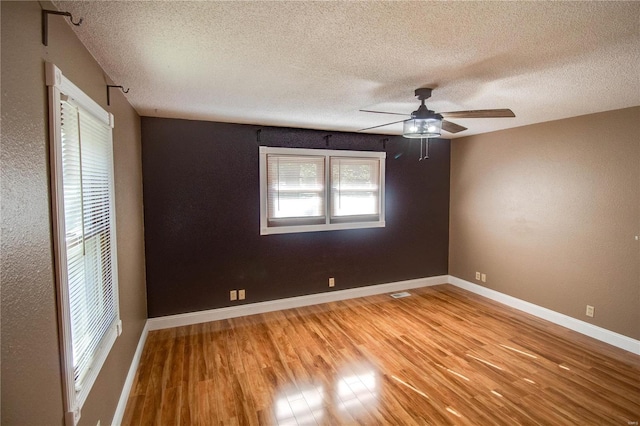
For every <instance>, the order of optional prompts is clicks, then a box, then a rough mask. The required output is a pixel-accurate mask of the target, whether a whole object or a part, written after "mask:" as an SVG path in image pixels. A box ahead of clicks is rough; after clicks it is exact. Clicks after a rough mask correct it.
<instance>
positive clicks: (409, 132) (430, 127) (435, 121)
mask: <svg viewBox="0 0 640 426" xmlns="http://www.w3.org/2000/svg"><path fill="white" fill-rule="evenodd" d="M432 91H433V89H429V88H420V89H416V91H415V94H416V96H417V97H418V99H419V100H420V102H421V104H420V106H419V107H418V109H417V110H415V111H413V112H412V113H411V114H399V113H396V112H384V111H371V110H366V109H361V110H360V111H362V112H371V113H375V114H392V115H404V116H410V117H411V118H408V119H405V120H400V121H394V122H392V123H387V124H381V125H379V126H373V127H367V128H365V129H360V130H358V131H359V132H362V131H365V130H371V129H376V128H378V127H384V126H389V125H391V124H396V123H404V125H403V132H402V136H404V137H405V138H434V137H438V136H440V131H441V130H445V131H447V132H449V133H458V132H462V131H463V130H467V128H466V127H463V126H460V125H459V124H456V123H452V122H451V121H447V120H444V118H445V117H446V118H496V117H500V118H502V117H515V116H516V115H515V114H514V113H513V111H511V110H510V109H478V110H472V111H452V112H441V113H437V112H435V111H431V110H430V109H428V108H427V107H426V105H425V104H424V101H425V99H429V98H430V97H431V92H432Z"/></svg>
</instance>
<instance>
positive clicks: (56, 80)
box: [45, 62, 122, 426]
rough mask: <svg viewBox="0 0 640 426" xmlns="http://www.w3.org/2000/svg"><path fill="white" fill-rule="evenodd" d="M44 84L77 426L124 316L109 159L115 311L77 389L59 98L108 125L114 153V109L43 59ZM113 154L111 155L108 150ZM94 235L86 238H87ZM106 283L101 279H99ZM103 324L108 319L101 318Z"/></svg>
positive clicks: (62, 312) (67, 394)
mask: <svg viewBox="0 0 640 426" xmlns="http://www.w3.org/2000/svg"><path fill="white" fill-rule="evenodd" d="M45 76H46V85H47V86H48V92H49V96H48V97H49V139H50V164H51V170H50V172H51V186H50V188H51V203H52V217H53V220H52V226H53V240H54V244H53V247H54V259H55V278H56V287H57V301H58V325H59V330H60V335H59V337H60V350H61V361H62V365H61V368H62V380H63V388H64V389H63V390H64V403H65V425H68V426H69V425H71V426H75V425H76V424H77V423H78V421H79V420H80V417H81V408H82V406H83V404H84V402H85V401H86V399H87V397H88V396H89V393H90V391H91V388H92V387H93V384H94V383H95V381H96V379H97V376H98V374H99V373H100V370H101V369H102V366H103V365H104V362H105V361H106V358H107V356H108V354H109V352H110V351H111V348H112V347H113V345H114V344H115V341H116V338H117V337H118V336H119V335H120V334H121V333H122V321H121V319H120V307H119V305H120V303H119V295H118V293H119V292H118V263H117V257H118V255H117V236H116V218H115V215H116V211H115V176H114V167H113V166H114V165H113V158H112V161H111V164H110V170H107V171H108V174H109V187H110V189H109V200H108V203H109V211H110V217H109V234H110V242H109V249H110V253H111V256H110V259H109V260H110V267H111V287H112V299H113V300H112V301H113V304H114V307H113V310H115V319H113V320H111V321H110V322H109V323H108V327H107V329H106V331H105V332H104V333H103V334H102V335H101V336H99V343H98V345H97V346H96V349H95V351H94V352H93V356H92V358H91V361H90V362H89V364H88V367H87V369H86V371H85V372H84V374H83V375H82V376H81V380H80V382H79V385H80V386H79V388H76V381H75V377H74V376H75V374H74V373H75V372H74V360H73V340H72V333H71V303H70V288H69V280H68V271H67V267H68V266H67V265H68V256H67V253H68V246H67V236H66V224H65V205H64V195H65V194H64V183H63V170H64V169H63V155H62V134H61V132H62V118H61V112H60V111H61V110H60V102H61V100H62V98H63V96H66V97H68V98H69V99H71V100H72V102H73V103H74V104H75V105H77V106H78V107H79V108H80V109H81V110H82V111H83V113H85V114H90V115H91V116H92V117H93V118H94V119H97V120H98V121H99V122H100V123H101V124H102V125H104V126H106V127H107V128H108V142H109V145H110V147H109V149H110V150H111V153H113V130H112V129H113V126H114V119H113V114H111V113H109V112H107V111H105V110H104V109H103V108H102V107H101V106H100V105H99V104H98V103H96V102H95V101H94V100H93V99H91V98H90V97H89V96H88V95H86V94H85V93H84V92H83V91H82V90H81V89H79V88H78V87H77V86H75V85H74V84H73V83H72V82H71V81H70V80H68V79H67V78H66V77H65V76H64V75H63V74H62V71H60V69H59V68H58V67H56V66H55V65H54V64H52V63H50V62H47V63H46V65H45ZM111 155H112V156H113V154H111ZM92 238H96V236H92V237H90V239H89V240H88V242H89V243H90V240H91V239H92ZM100 284H101V285H104V282H102V281H101V282H100ZM105 324H106V323H105Z"/></svg>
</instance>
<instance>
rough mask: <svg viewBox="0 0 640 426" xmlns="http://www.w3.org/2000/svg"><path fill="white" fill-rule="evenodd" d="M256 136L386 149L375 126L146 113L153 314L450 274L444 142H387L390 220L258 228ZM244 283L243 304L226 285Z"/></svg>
mask: <svg viewBox="0 0 640 426" xmlns="http://www.w3.org/2000/svg"><path fill="white" fill-rule="evenodd" d="M258 129H262V131H261V133H260V139H261V143H260V144H261V145H265V146H282V147H298V148H319V149H322V148H325V147H326V140H325V138H324V136H326V135H328V134H331V135H332V137H331V138H330V142H329V143H330V145H329V147H328V148H329V149H342V150H344V149H346V150H365V151H382V150H383V144H382V142H381V141H382V139H383V138H384V136H381V135H364V134H355V133H339V132H325V131H317V130H302V129H290V128H275V127H264V128H261V127H257V126H251V125H240V124H226V123H215V122H203V121H188V120H175V119H163V118H150V117H143V118H142V143H143V176H144V185H143V186H144V212H145V244H146V260H147V297H148V309H149V316H150V317H158V316H163V315H171V314H178V313H184V312H192V311H199V310H206V309H212V308H219V307H223V306H231V305H236V304H240V303H252V302H260V301H267V300H273V299H280V298H286V297H292V296H300V295H307V294H314V293H320V292H325V291H330V289H329V287H328V278H329V277H335V279H336V287H335V290H341V289H346V288H352V287H361V286H367V285H373V284H381V283H388V282H395V281H401V280H407V279H413V278H422V277H429V276H435V275H442V274H447V268H448V233H449V219H448V215H449V141H448V140H435V141H432V142H431V144H430V154H431V155H430V157H431V158H430V159H429V160H423V161H418V157H419V150H420V148H419V141H416V140H413V141H411V140H408V139H404V138H402V137H391V138H389V141H388V142H387V144H386V152H387V160H386V227H385V228H372V229H358V230H342V231H322V232H306V233H299V234H284V235H263V236H261V235H260V227H259V224H260V206H259V200H260V192H259V191H260V190H259V168H258V167H259V166H258V146H259V144H258V142H257V130H258ZM232 289H245V290H246V294H247V299H246V300H245V301H244V302H230V301H229V290H232Z"/></svg>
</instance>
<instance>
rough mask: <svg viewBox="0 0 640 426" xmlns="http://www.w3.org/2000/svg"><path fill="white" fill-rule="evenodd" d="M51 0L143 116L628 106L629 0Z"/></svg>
mask: <svg viewBox="0 0 640 426" xmlns="http://www.w3.org/2000/svg"><path fill="white" fill-rule="evenodd" d="M55 4H56V6H57V7H58V8H59V9H60V10H65V11H70V12H72V13H73V15H74V17H83V18H84V21H83V23H82V25H81V26H80V27H73V29H74V31H76V33H77V34H78V37H79V38H80V40H82V42H83V43H84V44H85V45H86V46H87V48H88V49H89V51H90V52H91V53H92V54H93V55H94V56H95V58H96V59H97V61H98V62H99V63H100V64H101V65H102V67H103V68H104V70H105V71H106V73H107V74H108V76H109V78H111V79H112V81H113V82H114V83H116V84H122V85H124V86H125V87H129V88H130V89H131V90H130V92H129V93H128V94H126V97H127V99H128V100H129V102H130V103H131V104H132V105H133V106H134V107H135V108H136V110H137V111H138V113H139V114H140V115H144V116H154V117H173V118H189V119H203V120H212V121H225V122H234V123H252V124H262V125H277V126H292V127H304V128H315V129H328V130H343V131H356V130H358V129H361V128H365V127H370V126H376V125H379V124H383V123H386V122H391V121H397V120H398V119H402V117H397V116H392V115H389V116H387V115H382V114H369V113H364V112H359V111H358V110H359V109H373V110H382V111H391V112H397V113H410V112H411V111H413V110H415V109H416V107H417V106H418V105H419V103H418V101H417V100H416V99H415V97H414V93H413V92H414V90H415V89H416V88H418V87H433V88H435V90H434V93H433V96H432V98H431V99H429V100H428V101H427V106H428V107H429V108H430V109H433V110H435V111H439V112H442V111H454V110H468V109H487V108H511V109H512V110H513V111H514V112H515V114H516V116H517V117H516V118H493V119H456V120H452V121H454V122H456V123H458V124H461V125H463V126H465V127H468V128H469V130H466V131H464V132H461V133H458V134H457V135H456V136H457V137H460V136H467V135H472V134H477V133H485V132H489V131H494V130H499V129H505V128H509V127H516V126H522V125H526V124H531V123H538V122H543V121H549V120H554V119H559V118H565V117H572V116H577V115H583V114H589V113H594V112H599V111H605V110H612V109H619V108H625V107H629V106H635V105H640V2H310V1H309V2H306V1H305V2H240V1H237V2H236V1H234V2H177V1H175V2H159V1H146V2H136V1H118V2H116V1H86V2H62V1H57V2H55ZM374 131H375V132H379V133H388V134H400V133H401V132H402V128H401V125H400V124H397V125H392V126H387V127H382V128H379V129H376V130H374ZM443 136H445V137H449V136H452V135H450V134H448V133H444V134H443Z"/></svg>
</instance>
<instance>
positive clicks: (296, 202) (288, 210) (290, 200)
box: [267, 155, 325, 223]
mask: <svg viewBox="0 0 640 426" xmlns="http://www.w3.org/2000/svg"><path fill="white" fill-rule="evenodd" d="M324 161H325V160H324V157H314V156H291V155H268V156H267V187H268V189H267V191H268V193H267V216H268V219H269V220H270V221H277V220H278V219H297V218H308V219H310V220H311V221H312V222H314V223H315V222H317V221H318V219H320V220H323V218H324V216H325V201H324V200H325V191H324V186H325V177H324ZM303 223H307V222H303Z"/></svg>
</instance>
